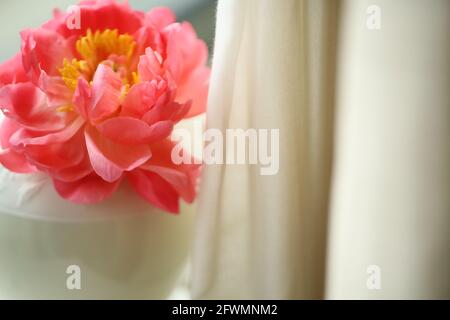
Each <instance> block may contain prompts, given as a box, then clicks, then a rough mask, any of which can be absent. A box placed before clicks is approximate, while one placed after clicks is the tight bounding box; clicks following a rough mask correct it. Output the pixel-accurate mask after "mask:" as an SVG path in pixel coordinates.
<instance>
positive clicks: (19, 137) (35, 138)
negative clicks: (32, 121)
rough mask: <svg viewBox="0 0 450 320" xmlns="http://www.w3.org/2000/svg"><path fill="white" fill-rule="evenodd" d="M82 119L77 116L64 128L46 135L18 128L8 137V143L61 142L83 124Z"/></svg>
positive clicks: (35, 143) (42, 143)
mask: <svg viewBox="0 0 450 320" xmlns="http://www.w3.org/2000/svg"><path fill="white" fill-rule="evenodd" d="M83 124H84V120H83V119H82V118H77V119H76V120H75V121H73V122H72V123H71V124H70V125H69V126H67V127H66V128H64V129H62V130H60V131H57V132H52V133H49V134H46V135H39V134H36V132H32V131H30V130H26V129H20V130H18V131H17V132H16V133H15V134H14V135H12V136H11V138H10V143H11V144H12V145H14V146H17V145H30V144H32V145H47V144H51V143H61V142H65V141H67V140H69V139H71V138H72V137H73V136H74V135H75V134H76V133H77V132H78V131H79V130H80V128H81V127H82V126H83Z"/></svg>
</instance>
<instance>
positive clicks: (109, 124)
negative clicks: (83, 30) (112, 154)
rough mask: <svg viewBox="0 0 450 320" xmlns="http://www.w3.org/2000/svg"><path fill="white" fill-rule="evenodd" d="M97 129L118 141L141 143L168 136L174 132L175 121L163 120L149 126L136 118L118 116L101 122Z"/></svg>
mask: <svg viewBox="0 0 450 320" xmlns="http://www.w3.org/2000/svg"><path fill="white" fill-rule="evenodd" d="M97 129H98V130H99V131H100V132H101V133H102V134H103V136H105V137H106V138H108V139H111V140H112V141H114V142H116V143H122V144H128V145H140V144H150V143H153V142H156V141H158V140H162V139H165V138H167V137H168V136H169V135H170V134H171V133H172V130H173V122H171V121H161V122H158V123H156V124H155V125H153V126H149V125H148V124H147V123H145V122H144V121H142V120H139V119H136V118H130V117H116V118H111V119H109V120H106V121H105V122H103V123H101V124H100V125H98V126H97Z"/></svg>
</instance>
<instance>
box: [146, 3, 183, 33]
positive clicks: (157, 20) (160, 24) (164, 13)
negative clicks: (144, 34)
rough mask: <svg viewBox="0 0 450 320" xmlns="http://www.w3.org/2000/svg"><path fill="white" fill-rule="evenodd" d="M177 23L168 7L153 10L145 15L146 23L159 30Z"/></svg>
mask: <svg viewBox="0 0 450 320" xmlns="http://www.w3.org/2000/svg"><path fill="white" fill-rule="evenodd" d="M175 21H176V17H175V14H174V13H173V11H172V10H170V9H169V8H166V7H157V8H153V9H152V10H150V11H149V12H147V13H146V15H145V23H146V24H147V25H150V26H152V27H154V28H156V29H157V30H162V29H164V28H165V27H167V26H168V25H170V24H172V23H174V22H175Z"/></svg>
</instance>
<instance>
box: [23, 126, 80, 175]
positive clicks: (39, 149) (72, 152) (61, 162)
mask: <svg viewBox="0 0 450 320" xmlns="http://www.w3.org/2000/svg"><path fill="white" fill-rule="evenodd" d="M23 148H24V153H25V154H26V156H27V159H28V161H29V162H30V163H31V164H32V165H34V166H36V167H37V168H38V169H39V170H41V171H48V170H51V171H58V170H62V169H65V168H70V167H73V166H76V165H78V164H79V163H80V162H81V161H82V160H83V159H84V157H85V156H86V146H85V141H84V134H83V132H82V130H79V131H78V132H77V134H76V135H74V136H73V137H72V138H71V139H69V140H67V141H65V142H60V143H51V144H47V145H26V146H24V147H23Z"/></svg>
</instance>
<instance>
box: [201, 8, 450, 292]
mask: <svg viewBox="0 0 450 320" xmlns="http://www.w3.org/2000/svg"><path fill="white" fill-rule="evenodd" d="M374 10H375V11H374ZM368 19H378V20H376V21H375V29H373V28H371V27H373V25H369V26H368ZM369 22H370V23H372V22H373V21H372V20H370V21H369ZM378 22H379V23H380V24H379V25H377V23H378ZM378 27H380V29H378ZM449 34H450V2H449V1H447V0H434V1H425V0H395V1H392V0H374V1H366V0H347V1H331V0H329V1H327V0H219V5H218V16H217V29H216V45H215V50H214V59H213V74H212V83H211V91H210V100H209V110H208V119H207V126H208V128H217V129H220V130H222V131H223V132H225V130H226V129H233V128H242V129H248V128H255V129H280V138H279V145H280V150H279V160H280V163H279V172H278V174H276V175H273V176H261V175H260V172H259V168H258V167H257V166H252V165H248V166H247V165H215V166H207V167H206V168H205V171H204V175H203V182H202V187H201V196H200V201H199V202H200V203H199V214H198V221H197V229H196V239H195V244H194V256H193V277H192V292H193V294H194V297H195V298H234V299H248V298H263V299H265V298H277V299H289V298H294V299H305V298H307V299H315V298H332V299H334V298H337V299H339V298H450V281H449V272H448V271H449V270H450V253H449V252H450V235H449V227H450V142H449V138H450V90H449V89H450V59H449V58H450V37H449ZM372 277H376V279H375V280H374V278H372ZM371 281H372V282H373V281H375V282H373V283H372V282H371ZM371 283H372V284H373V285H371Z"/></svg>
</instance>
